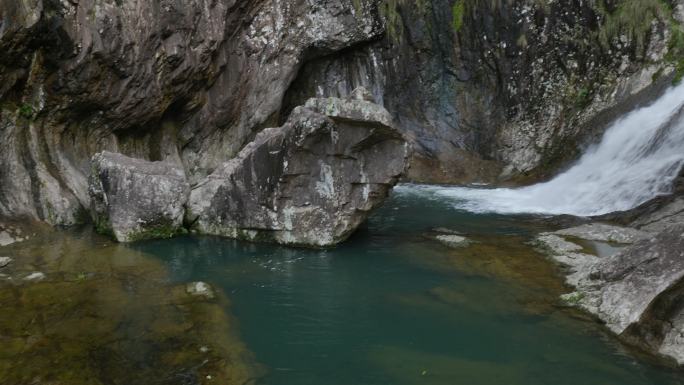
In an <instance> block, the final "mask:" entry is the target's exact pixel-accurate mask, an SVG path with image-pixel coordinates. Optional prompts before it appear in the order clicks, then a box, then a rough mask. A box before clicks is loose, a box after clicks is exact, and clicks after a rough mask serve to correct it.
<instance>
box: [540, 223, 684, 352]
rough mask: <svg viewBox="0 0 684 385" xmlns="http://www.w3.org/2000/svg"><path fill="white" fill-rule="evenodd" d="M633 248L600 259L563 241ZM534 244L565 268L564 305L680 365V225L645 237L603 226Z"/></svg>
mask: <svg viewBox="0 0 684 385" xmlns="http://www.w3.org/2000/svg"><path fill="white" fill-rule="evenodd" d="M566 236H571V237H574V238H580V239H588V240H606V241H616V240H621V241H623V242H628V243H632V245H630V246H627V247H625V248H623V249H621V250H620V251H618V252H617V253H615V254H614V255H611V256H607V257H603V258H601V257H599V256H597V255H594V254H592V253H590V252H587V251H585V250H584V248H583V247H582V246H580V245H578V244H576V243H574V242H570V241H568V240H567V239H564V238H563V237H566ZM538 241H539V242H541V243H542V244H543V245H545V246H546V248H547V251H548V253H549V255H551V256H552V257H553V258H554V259H555V260H556V261H558V262H559V263H561V264H562V265H564V266H565V267H566V268H567V282H568V283H569V284H571V285H572V286H573V287H574V288H575V290H576V291H575V292H574V293H570V294H566V295H564V296H563V299H564V300H565V301H566V302H568V303H570V304H572V305H576V306H579V307H582V308H584V309H585V310H587V311H589V312H590V313H593V314H595V315H596V316H598V317H599V318H600V319H601V320H602V321H603V322H605V323H606V326H607V327H608V328H610V330H612V331H613V332H615V333H616V334H618V335H620V336H621V337H622V338H623V339H625V340H627V341H629V342H630V343H634V344H636V345H639V346H641V347H643V348H646V349H648V350H650V351H652V352H656V353H660V354H663V355H666V356H669V357H671V358H673V359H675V360H677V361H678V362H679V363H680V364H681V363H684V304H683V303H682V301H681V296H682V295H684V224H681V223H680V224H677V225H672V226H669V227H666V228H665V229H664V230H663V231H661V232H659V233H657V234H655V233H647V232H644V231H640V230H635V229H630V228H624V227H616V226H609V225H605V224H591V225H584V226H580V227H577V228H572V229H566V230H561V231H558V232H556V233H553V234H543V235H541V236H540V237H538Z"/></svg>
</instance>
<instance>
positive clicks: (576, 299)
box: [561, 291, 586, 306]
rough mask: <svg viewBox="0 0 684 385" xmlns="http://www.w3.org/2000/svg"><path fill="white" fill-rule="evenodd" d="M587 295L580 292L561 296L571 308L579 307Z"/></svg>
mask: <svg viewBox="0 0 684 385" xmlns="http://www.w3.org/2000/svg"><path fill="white" fill-rule="evenodd" d="M585 296H586V295H585V294H584V293H580V292H578V291H576V292H574V293H569V294H564V295H562V296H561V299H562V300H563V302H565V303H566V304H568V305H570V306H578V305H579V304H580V303H581V302H582V300H583V299H584V297H585Z"/></svg>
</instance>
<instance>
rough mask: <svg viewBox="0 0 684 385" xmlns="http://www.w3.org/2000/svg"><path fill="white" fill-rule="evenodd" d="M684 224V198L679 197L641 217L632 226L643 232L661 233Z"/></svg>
mask: <svg viewBox="0 0 684 385" xmlns="http://www.w3.org/2000/svg"><path fill="white" fill-rule="evenodd" d="M679 223H684V197H682V196H679V197H676V198H675V199H673V200H672V201H671V202H669V203H667V204H665V205H663V206H662V207H660V208H658V209H657V210H655V211H654V212H651V213H647V214H644V215H640V216H639V217H638V218H637V219H636V220H634V221H633V222H632V223H631V225H632V226H634V227H637V228H639V229H640V230H643V231H649V232H661V231H663V230H665V229H666V228H668V227H670V226H673V225H676V224H679Z"/></svg>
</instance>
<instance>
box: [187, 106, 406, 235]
mask: <svg viewBox="0 0 684 385" xmlns="http://www.w3.org/2000/svg"><path fill="white" fill-rule="evenodd" d="M407 156H408V145H407V143H406V141H405V140H404V138H403V137H402V135H401V134H400V133H399V132H398V131H397V130H395V129H394V128H393V126H392V119H391V117H390V115H389V113H388V112H387V111H386V110H385V109H384V108H382V107H381V106H379V105H377V104H374V103H372V102H369V101H366V100H358V99H350V100H343V99H336V98H329V99H312V100H309V101H308V102H307V103H306V106H304V107H298V108H296V109H295V110H294V111H293V112H292V114H291V116H290V119H289V120H288V122H287V123H286V124H285V125H283V126H282V127H278V128H269V129H266V130H263V131H262V132H261V133H259V134H258V135H257V137H256V138H255V140H254V141H253V142H251V143H250V144H248V145H247V146H246V147H245V148H244V149H243V150H242V151H241V152H240V153H239V154H238V156H237V157H236V158H234V159H232V160H230V161H229V162H227V163H225V164H224V165H223V166H221V167H220V168H219V169H218V170H217V171H216V172H214V173H213V174H212V175H210V176H209V177H208V178H207V179H206V180H205V181H203V182H201V183H200V184H199V185H198V186H197V187H195V188H194V189H193V191H192V193H191V196H190V202H189V205H188V222H192V223H193V225H192V228H193V229H194V230H196V231H199V232H201V233H207V234H217V235H223V236H228V237H233V238H244V239H249V240H263V241H275V242H279V243H283V244H289V245H305V246H314V247H323V246H330V245H333V244H336V243H338V242H340V241H342V240H344V239H346V238H347V237H348V236H349V235H350V234H351V232H352V231H353V230H354V229H356V228H357V227H358V226H359V225H360V224H361V223H362V222H363V221H364V220H365V219H366V218H367V216H368V214H369V213H370V211H371V210H372V209H373V208H375V207H376V206H378V205H379V204H380V203H382V202H383V200H384V199H385V198H386V196H387V194H388V193H389V191H390V189H391V188H392V187H393V186H394V185H395V184H396V183H397V181H398V179H399V177H400V176H401V175H402V174H403V173H404V171H405V169H406V163H407V161H406V160H407Z"/></svg>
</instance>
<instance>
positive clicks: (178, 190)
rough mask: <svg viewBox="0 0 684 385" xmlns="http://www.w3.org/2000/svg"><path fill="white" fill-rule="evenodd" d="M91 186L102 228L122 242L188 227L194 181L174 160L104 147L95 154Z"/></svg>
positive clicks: (164, 235) (98, 224)
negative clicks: (186, 215) (187, 210)
mask: <svg viewBox="0 0 684 385" xmlns="http://www.w3.org/2000/svg"><path fill="white" fill-rule="evenodd" d="M88 190H89V193H90V199H91V204H90V208H91V214H92V217H93V220H94V222H95V225H96V227H97V230H98V231H99V232H101V233H106V234H111V235H113V236H114V238H116V240H118V241H119V242H131V241H137V240H143V239H151V238H170V237H172V236H174V235H176V234H177V233H179V232H181V231H183V215H184V213H185V204H186V202H187V199H188V195H189V193H190V186H189V184H188V182H187V180H186V178H185V173H184V171H183V170H182V169H181V168H179V167H177V166H175V165H174V164H171V163H168V162H148V161H145V160H141V159H133V158H129V157H127V156H124V155H121V154H115V153H111V152H101V153H98V154H96V155H95V156H94V157H93V159H92V174H91V176H90V182H89V189H88Z"/></svg>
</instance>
